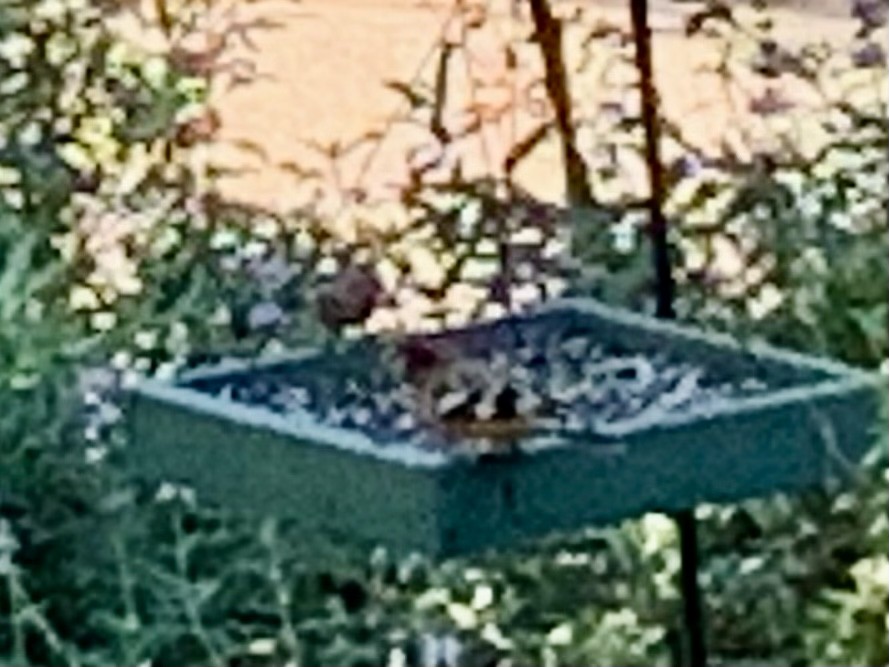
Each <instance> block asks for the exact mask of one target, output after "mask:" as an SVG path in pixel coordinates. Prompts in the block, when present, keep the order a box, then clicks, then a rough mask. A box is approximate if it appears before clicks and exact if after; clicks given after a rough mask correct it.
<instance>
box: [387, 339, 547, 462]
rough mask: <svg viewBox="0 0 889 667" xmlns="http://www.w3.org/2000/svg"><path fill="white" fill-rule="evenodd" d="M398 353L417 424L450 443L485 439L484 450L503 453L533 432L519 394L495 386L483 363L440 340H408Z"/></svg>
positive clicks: (509, 450)
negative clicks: (413, 399) (413, 397)
mask: <svg viewBox="0 0 889 667" xmlns="http://www.w3.org/2000/svg"><path fill="white" fill-rule="evenodd" d="M398 349H399V352H400V354H401V361H402V368H403V371H404V375H405V379H406V381H407V382H408V383H409V384H410V385H412V386H413V387H414V388H415V391H416V396H417V409H418V412H419V417H420V419H421V421H422V422H423V423H425V424H426V426H427V427H429V428H431V429H433V430H436V431H439V432H441V433H443V434H444V435H445V436H447V437H448V438H449V439H450V440H453V441H454V442H455V444H459V443H460V442H461V441H464V442H465V441H466V440H471V441H484V443H485V444H486V445H487V448H488V450H489V451H493V452H498V453H507V452H511V451H514V445H515V443H516V442H517V441H518V440H519V439H520V438H521V437H523V436H525V435H528V434H529V433H530V431H531V430H532V427H533V422H532V419H531V417H530V416H529V415H524V414H521V411H520V410H519V405H518V403H519V398H520V394H519V392H518V391H517V390H516V389H515V387H513V386H511V385H510V384H509V383H506V384H503V383H501V382H498V380H497V378H496V377H495V376H494V374H493V373H492V372H491V369H490V368H488V367H487V365H486V364H485V362H484V361H483V360H481V359H477V358H473V357H470V356H466V355H464V354H461V351H460V350H459V348H458V347H457V346H456V345H455V344H453V343H451V342H450V341H447V340H444V339H431V338H423V337H416V338H408V339H406V340H403V341H401V343H400V344H399V348H398Z"/></svg>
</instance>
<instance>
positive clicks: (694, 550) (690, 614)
mask: <svg viewBox="0 0 889 667" xmlns="http://www.w3.org/2000/svg"><path fill="white" fill-rule="evenodd" d="M630 10H631V18H632V25H633V41H634V43H635V48H636V68H637V69H638V70H639V92H640V97H641V101H642V124H643V127H644V130H645V161H646V164H647V166H648V180H649V190H650V198H649V200H648V210H649V234H650V238H651V249H652V260H653V264H654V271H655V284H656V297H657V306H656V313H657V316H658V317H661V318H666V319H672V318H673V317H674V316H675V310H674V307H673V298H674V293H675V285H674V282H673V273H672V270H671V266H670V244H669V239H668V237H667V232H668V229H667V220H666V218H665V217H664V211H663V199H664V171H663V165H662V163H661V157H660V123H659V120H658V113H657V103H658V100H657V91H656V90H655V86H654V77H653V74H652V65H651V31H650V29H649V27H648V3H647V0H630ZM673 518H674V520H675V521H676V526H677V528H678V530H679V553H680V557H681V572H680V582H681V589H682V603H683V627H682V650H681V656H682V665H683V666H684V667H706V664H707V651H706V646H705V644H704V627H703V625H704V624H703V609H702V605H701V591H700V587H699V585H698V535H697V532H698V529H697V521H696V519H695V514H694V510H693V509H692V510H682V511H680V512H677V513H676V514H675V515H674V517H673Z"/></svg>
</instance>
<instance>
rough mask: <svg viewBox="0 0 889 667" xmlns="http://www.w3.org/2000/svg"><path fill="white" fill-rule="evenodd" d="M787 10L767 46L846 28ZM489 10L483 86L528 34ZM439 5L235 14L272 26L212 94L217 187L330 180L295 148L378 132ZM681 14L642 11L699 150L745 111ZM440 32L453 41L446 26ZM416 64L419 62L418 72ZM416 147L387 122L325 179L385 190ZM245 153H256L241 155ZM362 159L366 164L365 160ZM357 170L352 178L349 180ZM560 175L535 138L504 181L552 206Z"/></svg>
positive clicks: (440, 12)
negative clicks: (219, 166)
mask: <svg viewBox="0 0 889 667" xmlns="http://www.w3.org/2000/svg"><path fill="white" fill-rule="evenodd" d="M576 4H579V5H581V6H583V8H584V9H585V11H587V12H588V15H589V16H592V17H597V18H598V17H601V18H602V19H603V20H606V21H609V22H613V23H617V24H620V25H624V26H626V25H628V18H629V16H628V15H629V10H628V8H627V7H626V6H625V5H624V4H622V3H618V2H614V1H613V0H609V1H608V2H596V3H576ZM798 4H800V5H804V6H801V7H799V8H796V9H794V8H785V9H780V10H777V11H776V14H775V15H776V18H777V24H776V31H775V32H776V35H777V36H779V37H780V39H781V41H783V42H786V43H805V42H807V41H817V40H822V39H823V40H827V41H830V42H834V43H842V42H844V41H845V40H847V39H848V38H849V36H850V35H851V33H852V32H853V29H854V26H853V23H852V22H851V20H849V19H848V18H847V17H846V15H845V13H846V9H845V6H844V3H842V2H840V1H839V0H819V2H817V3H815V2H811V3H798ZM489 5H491V6H492V12H491V13H492V14H493V15H495V18H494V21H493V22H492V25H493V26H494V29H489V30H487V31H486V32H485V31H480V35H479V36H475V37H473V40H474V41H473V49H474V52H476V53H477V54H479V62H477V63H476V64H475V67H476V69H477V70H478V71H481V70H483V69H485V68H487V71H488V72H489V73H491V76H492V77H494V76H496V74H497V72H498V71H500V72H501V73H502V72H503V71H504V70H503V67H502V62H500V61H501V60H502V58H501V55H502V53H501V51H500V50H499V46H500V44H501V43H502V37H503V36H504V35H508V34H510V31H515V34H520V33H521V32H523V31H527V30H528V28H529V25H528V23H527V19H525V20H524V21H523V20H522V19H515V18H514V17H513V16H512V15H511V13H510V12H509V5H508V3H501V6H498V3H497V2H491V3H489ZM451 6H452V3H451V2H449V1H448V0H433V1H432V2H428V1H427V2H417V1H413V0H388V1H384V0H363V1H361V0H304V1H303V2H300V3H293V2H290V1H288V0H262V1H260V2H256V3H253V4H251V5H248V6H245V7H244V8H243V9H242V14H243V15H244V16H250V17H263V18H268V19H270V20H271V21H273V22H275V23H276V25H275V26H271V27H269V28H267V29H262V30H257V31H255V32H254V33H253V42H254V45H253V47H252V48H247V47H244V46H236V47H233V48H232V57H243V58H245V59H247V60H250V61H251V62H252V63H254V64H255V67H256V71H257V73H258V74H259V76H258V77H257V78H256V80H255V81H254V82H253V83H250V84H248V85H244V86H241V87H236V88H234V89H232V90H230V91H225V90H220V91H219V93H218V95H217V97H216V103H217V106H218V109H219V111H220V113H221V116H222V121H223V122H222V132H221V136H220V144H219V146H217V148H216V149H214V153H213V155H214V159H216V160H217V161H220V162H222V163H224V164H226V165H228V166H231V167H237V168H239V169H242V170H245V171H243V173H241V174H239V175H238V176H236V177H232V178H228V179H225V180H224V182H223V185H224V191H225V192H226V193H227V194H229V195H230V196H232V197H235V198H237V199H241V200H245V201H249V202H251V203H257V204H262V205H267V206H271V207H273V208H278V209H281V208H286V207H287V206H288V205H290V204H293V203H295V202H296V201H297V200H298V198H299V196H298V194H297V191H298V188H297V187H296V186H295V184H294V179H293V177H292V176H291V175H290V174H289V173H288V172H287V171H286V170H282V169H280V168H278V166H279V165H281V164H284V163H288V162H298V163H299V164H301V165H304V166H305V165H310V166H314V167H317V168H319V169H322V170H326V171H325V173H326V174H327V175H328V176H329V175H331V171H330V170H329V166H330V165H329V162H327V161H326V160H324V159H322V158H321V157H320V156H319V154H318V152H317V151H316V150H315V149H313V148H310V147H309V142H314V143H315V144H317V145H330V144H331V143H333V142H342V143H348V142H349V141H350V140H352V139H355V138H357V137H359V136H361V135H362V133H365V132H367V131H368V130H377V129H381V128H385V127H386V125H387V122H388V121H389V120H390V119H391V118H392V117H394V116H395V115H397V114H399V113H403V112H404V111H405V107H406V104H405V102H404V100H403V98H401V97H400V96H399V95H398V94H397V93H395V92H393V91H392V90H391V89H389V88H387V87H386V86H385V85H384V82H386V81H407V80H411V79H412V78H413V77H415V76H416V75H417V73H418V71H421V78H422V79H424V80H426V81H429V80H430V79H431V77H432V76H433V75H434V68H435V67H434V66H435V62H434V58H432V59H429V54H430V50H431V49H432V48H433V46H434V45H435V43H436V41H437V39H438V37H439V36H440V35H441V34H443V30H445V26H446V22H447V19H448V16H449V13H450V11H451ZM557 7H558V9H559V10H560V11H561V12H562V13H564V12H567V11H570V9H569V7H568V5H567V4H566V3H561V4H559V3H557ZM695 8H696V6H695V5H691V4H689V3H675V2H672V3H671V2H666V1H665V0H654V2H653V3H652V8H651V18H650V23H651V26H652V28H653V33H654V37H653V48H654V59H655V70H656V77H657V83H658V86H659V88H660V92H661V96H662V100H663V105H664V108H665V111H666V112H667V114H668V116H669V117H671V118H673V119H676V120H677V121H678V122H679V123H680V125H682V127H683V129H684V130H685V132H686V133H687V134H688V136H689V137H690V138H691V139H692V140H694V141H695V142H696V143H699V144H701V145H709V146H713V145H715V144H716V142H717V141H718V140H719V139H720V138H722V137H723V136H725V135H726V134H730V133H731V130H732V126H733V124H736V123H737V122H738V117H737V116H736V115H734V113H735V111H740V112H742V114H743V115H746V108H745V107H743V106H740V105H743V104H744V102H743V101H738V102H737V103H738V104H739V106H740V108H739V109H736V110H734V111H733V109H732V107H731V104H730V102H729V101H728V99H727V98H726V97H725V94H724V91H723V90H722V88H721V86H720V85H719V84H718V82H717V80H716V79H714V78H713V77H712V76H708V75H705V74H703V73H702V72H700V71H699V69H700V67H701V66H702V65H703V64H705V63H707V62H713V61H714V59H715V57H716V49H715V48H714V44H713V43H712V42H708V41H707V40H705V39H701V38H697V39H688V38H687V37H686V36H685V35H684V32H683V24H684V16H685V15H686V14H688V13H689V12H691V11H692V10H694V9H695ZM587 25H589V23H588V24H587ZM445 34H449V35H453V34H454V30H453V25H452V27H451V31H450V32H449V33H448V32H446V33H445ZM582 37H583V35H582V34H581V33H580V31H576V32H572V33H569V35H568V38H567V43H568V48H567V50H568V53H569V56H568V59H569V61H571V62H574V63H576V62H577V61H578V54H579V49H578V44H579V42H580V40H581V39H582ZM427 59H429V60H427ZM430 60H431V62H430ZM424 61H426V63H427V65H426V67H425V68H423V69H422V70H421V65H422V64H423V62H424ZM536 66H537V65H535V64H533V63H532V64H531V67H532V68H533V67H536ZM458 70H459V68H458ZM595 76H596V73H595V71H593V72H590V73H588V74H587V75H574V78H573V79H572V83H573V85H574V86H575V88H576V90H579V91H581V92H580V95H579V97H580V98H581V100H582V102H581V104H583V103H584V101H586V100H589V101H593V100H596V99H597V95H601V86H599V85H597V82H596V79H595ZM461 78H462V80H461ZM519 78H520V75H519ZM516 85H517V86H520V85H521V81H517V82H516ZM461 87H462V88H463V89H462V90H460V88H461ZM453 88H455V89H456V92H457V95H454V97H459V95H460V94H462V95H463V97H464V99H465V96H466V89H465V77H462V75H461V74H460V72H459V71H458V73H457V75H456V78H455V79H454V83H453ZM477 93H478V94H479V95H482V96H485V95H487V96H488V100H487V101H489V102H490V103H491V104H492V105H494V106H496V105H497V104H498V103H499V102H500V101H502V100H498V99H497V98H498V95H500V96H501V97H503V96H504V95H507V96H508V91H504V90H502V89H498V88H497V87H496V86H492V87H490V88H488V89H485V90H481V91H477ZM790 97H791V98H792V97H793V91H790ZM483 101H484V100H483ZM534 122H536V121H535V120H534V119H533V118H532V117H530V116H529V115H528V114H523V113H522V112H517V113H516V114H514V116H513V117H512V118H510V117H508V116H507V117H506V118H504V119H503V120H502V121H501V122H500V123H499V125H496V126H495V125H492V126H490V127H488V129H487V131H486V134H485V136H486V142H485V144H482V142H480V141H477V140H476V141H475V145H474V146H471V145H470V146H468V147H466V149H465V150H464V155H465V158H466V161H467V165H468V167H469V171H472V170H473V169H476V170H481V171H485V170H490V171H493V172H495V173H496V172H497V171H498V170H499V169H500V167H501V165H502V160H503V158H504V156H505V147H506V146H508V145H509V143H510V141H511V139H513V138H515V137H521V136H522V132H523V131H526V130H527V128H529V127H531V126H532V125H533V123H534ZM422 137H423V134H422V133H421V132H420V131H418V130H417V128H412V127H409V126H406V125H404V124H398V123H396V124H395V125H394V126H393V127H390V129H389V130H388V132H387V133H386V135H385V138H384V139H383V141H382V144H381V145H379V146H377V147H374V146H373V144H368V145H367V146H364V147H361V148H358V149H356V150H355V151H354V152H353V153H352V154H351V155H350V156H349V157H348V158H346V159H344V160H343V161H342V164H341V165H340V170H341V173H340V174H338V177H339V179H340V181H341V184H342V186H343V187H352V186H355V185H362V186H365V187H371V188H375V190H376V191H384V190H385V188H386V185H387V184H394V183H398V182H401V181H403V178H404V173H405V172H404V159H403V156H404V152H405V149H406V148H407V147H408V146H411V145H416V144H417V142H418V141H420V142H422ZM374 143H376V142H374ZM238 146H240V148H238ZM245 146H250V147H252V148H253V149H256V150H244V147H245ZM371 151H373V157H372V159H371V160H368V159H367V157H368V153H369V152H371ZM361 169H363V170H364V172H365V173H364V174H363V176H361V177H359V175H358V172H359V171H361ZM561 173H562V172H561V167H560V161H559V152H558V150H557V147H556V145H555V143H554V142H549V144H547V145H544V146H542V147H540V148H539V149H538V150H537V151H535V153H534V155H533V156H532V157H531V158H529V159H528V160H527V161H526V162H525V163H524V164H523V165H522V167H521V168H520V169H519V171H518V179H517V180H518V181H519V182H520V183H521V184H522V185H524V186H526V187H527V188H528V189H529V190H531V191H532V192H533V193H535V194H537V195H538V196H540V197H542V198H545V199H549V200H556V201H557V200H559V199H560V198H561V196H562V190H563V182H562V178H561ZM381 188H382V190H381Z"/></svg>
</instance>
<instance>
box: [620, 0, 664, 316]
mask: <svg viewBox="0 0 889 667" xmlns="http://www.w3.org/2000/svg"><path fill="white" fill-rule="evenodd" d="M630 9H631V10H632V20H633V41H634V42H635V46H636V68H637V69H638V70H639V92H640V95H641V98H642V126H643V128H644V130H645V162H646V164H647V165H648V181H649V188H650V196H649V200H648V211H649V216H650V219H649V234H650V236H651V248H652V259H653V261H654V270H655V279H656V285H657V316H658V317H664V318H672V317H673V316H674V310H673V293H674V286H673V274H672V271H671V267H670V248H669V242H668V239H667V220H666V218H665V217H664V211H663V209H662V204H663V200H664V168H663V165H662V164H661V155H660V146H661V141H660V129H661V128H660V122H659V120H658V113H657V104H658V100H657V91H656V90H655V87H654V76H653V74H652V67H651V30H649V28H648V2H647V0H630Z"/></svg>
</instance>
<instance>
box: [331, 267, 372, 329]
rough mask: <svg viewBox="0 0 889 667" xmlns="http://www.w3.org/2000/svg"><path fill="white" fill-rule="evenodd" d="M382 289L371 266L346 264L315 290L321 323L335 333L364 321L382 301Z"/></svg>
mask: <svg viewBox="0 0 889 667" xmlns="http://www.w3.org/2000/svg"><path fill="white" fill-rule="evenodd" d="M384 296H385V290H384V288H383V284H382V282H381V281H380V279H379V277H378V276H377V273H376V271H375V270H374V269H373V267H371V266H368V265H364V264H349V265H347V266H346V267H344V268H343V269H341V270H340V272H339V273H338V274H337V275H336V276H335V277H334V279H333V280H332V281H331V282H330V283H329V284H327V285H323V286H321V287H320V288H319V289H318V292H317V297H316V306H317V311H318V318H319V320H320V321H321V323H322V324H323V325H324V326H325V327H327V329H329V330H330V331H332V332H334V333H339V332H341V331H342V329H343V328H344V327H346V326H351V325H355V324H363V323H364V322H366V321H367V320H368V318H370V316H371V315H372V314H373V312H374V310H376V308H377V307H379V306H380V305H382V304H383V302H384Z"/></svg>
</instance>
